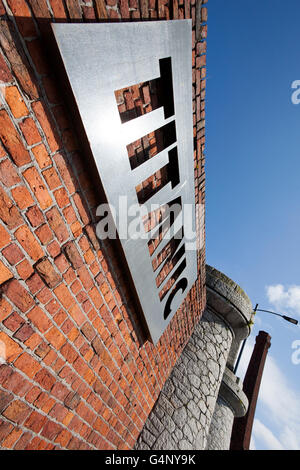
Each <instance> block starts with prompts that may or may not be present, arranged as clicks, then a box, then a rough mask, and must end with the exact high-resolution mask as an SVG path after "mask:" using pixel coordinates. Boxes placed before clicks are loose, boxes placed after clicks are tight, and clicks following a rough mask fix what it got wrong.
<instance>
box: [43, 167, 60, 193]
mask: <svg viewBox="0 0 300 470" xmlns="http://www.w3.org/2000/svg"><path fill="white" fill-rule="evenodd" d="M43 177H44V178H45V180H46V181H47V184H48V186H49V188H50V189H55V188H57V187H58V186H61V184H62V183H61V181H60V179H59V176H58V174H57V171H56V170H55V168H54V167H52V168H48V169H47V170H44V171H43Z"/></svg>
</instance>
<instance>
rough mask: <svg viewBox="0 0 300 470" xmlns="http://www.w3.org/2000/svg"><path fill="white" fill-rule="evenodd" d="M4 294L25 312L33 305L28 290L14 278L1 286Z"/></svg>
mask: <svg viewBox="0 0 300 470" xmlns="http://www.w3.org/2000/svg"><path fill="white" fill-rule="evenodd" d="M2 290H3V292H4V294H5V295H6V296H7V297H8V298H9V299H10V300H11V301H12V302H13V303H14V304H15V305H16V307H18V308H19V309H20V310H21V312H23V313H25V312H26V311H27V310H28V309H29V308H30V307H32V306H33V304H34V301H33V299H32V297H31V296H30V295H29V293H28V291H27V290H26V289H24V287H23V286H22V285H21V284H20V283H19V282H18V281H17V280H15V279H13V280H11V281H10V282H9V283H7V284H5V285H3V286H2Z"/></svg>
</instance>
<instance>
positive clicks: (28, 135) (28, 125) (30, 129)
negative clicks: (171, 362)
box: [20, 117, 41, 145]
mask: <svg viewBox="0 0 300 470" xmlns="http://www.w3.org/2000/svg"><path fill="white" fill-rule="evenodd" d="M20 128H21V131H22V133H23V135H24V137H25V139H26V142H27V144H28V145H34V144H37V143H38V142H40V141H41V135H40V133H39V131H38V128H37V127H36V124H35V122H34V120H33V119H32V118H30V117H29V118H26V119H24V121H22V122H20Z"/></svg>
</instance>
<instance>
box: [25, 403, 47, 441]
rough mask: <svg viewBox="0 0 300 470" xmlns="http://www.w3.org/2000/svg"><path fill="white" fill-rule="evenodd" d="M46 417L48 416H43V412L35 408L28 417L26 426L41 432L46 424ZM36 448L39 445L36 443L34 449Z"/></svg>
mask: <svg viewBox="0 0 300 470" xmlns="http://www.w3.org/2000/svg"><path fill="white" fill-rule="evenodd" d="M46 419H47V417H46V416H43V415H42V414H41V413H38V411H35V410H34V411H33V412H32V413H31V414H30V415H29V416H28V418H27V419H26V421H25V423H24V426H25V427H26V428H28V429H30V430H31V431H33V432H36V433H39V432H40V430H41V429H42V427H43V426H44V424H45V422H46ZM36 448H37V446H36V445H35V446H34V449H36Z"/></svg>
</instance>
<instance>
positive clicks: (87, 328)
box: [81, 322, 96, 341]
mask: <svg viewBox="0 0 300 470" xmlns="http://www.w3.org/2000/svg"><path fill="white" fill-rule="evenodd" d="M81 332H82V333H83V334H84V336H85V337H86V338H87V339H88V340H89V341H92V339H93V338H94V337H95V336H96V332H95V330H94V328H93V327H92V325H91V324H90V323H88V322H86V323H85V324H84V325H83V326H82V327H81Z"/></svg>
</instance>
